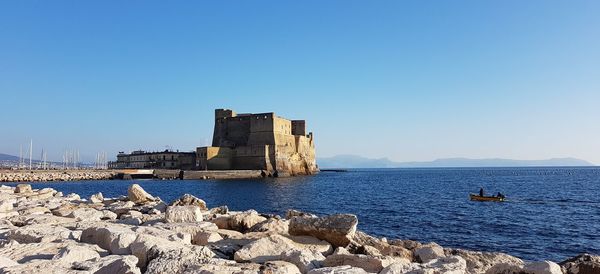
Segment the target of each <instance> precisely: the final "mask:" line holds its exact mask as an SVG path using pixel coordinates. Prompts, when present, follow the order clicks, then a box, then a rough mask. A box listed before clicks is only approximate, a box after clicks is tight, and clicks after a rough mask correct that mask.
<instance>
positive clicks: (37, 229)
mask: <svg viewBox="0 0 600 274" xmlns="http://www.w3.org/2000/svg"><path fill="white" fill-rule="evenodd" d="M79 234H80V233H79V232H77V231H71V230H69V229H67V228H64V227H62V226H55V225H46V224H35V225H28V226H23V227H18V228H15V229H12V230H10V231H9V232H8V239H9V240H13V241H17V242H18V243H21V244H26V243H41V242H52V241H56V240H67V239H72V240H77V239H79Z"/></svg>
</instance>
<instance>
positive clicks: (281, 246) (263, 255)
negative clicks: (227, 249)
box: [234, 234, 298, 263]
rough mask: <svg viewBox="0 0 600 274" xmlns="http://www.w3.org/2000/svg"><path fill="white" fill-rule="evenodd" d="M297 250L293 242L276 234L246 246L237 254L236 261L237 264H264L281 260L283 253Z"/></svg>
mask: <svg viewBox="0 0 600 274" xmlns="http://www.w3.org/2000/svg"><path fill="white" fill-rule="evenodd" d="M296 249H298V248H297V247H296V246H295V245H294V243H293V242H292V240H290V239H288V238H286V237H284V236H281V235H277V234H275V235H271V236H269V237H265V238H261V239H258V240H256V241H253V242H251V243H249V244H247V245H245V246H244V247H242V248H241V249H240V250H238V251H236V252H235V254H234V259H235V260H236V261H237V262H253V263H264V262H267V261H276V260H279V259H280V255H281V254H282V253H284V252H286V251H288V250H296Z"/></svg>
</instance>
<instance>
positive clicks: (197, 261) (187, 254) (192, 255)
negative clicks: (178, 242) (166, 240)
mask: <svg viewBox="0 0 600 274" xmlns="http://www.w3.org/2000/svg"><path fill="white" fill-rule="evenodd" d="M201 248H202V249H200V250H194V249H193V250H184V249H174V250H168V251H164V252H156V250H154V249H152V250H150V251H149V257H150V258H152V260H150V262H149V264H148V267H147V268H146V272H145V274H162V273H186V272H188V273H210V272H203V271H202V269H195V270H197V271H192V269H191V268H197V267H198V266H199V265H202V264H210V263H211V262H222V263H229V264H231V263H232V262H231V261H228V260H218V259H214V258H210V257H209V256H208V254H207V252H206V248H205V247H201ZM233 263H234V262H233ZM216 273H235V272H233V271H230V272H216Z"/></svg>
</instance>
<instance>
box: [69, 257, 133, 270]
mask: <svg viewBox="0 0 600 274" xmlns="http://www.w3.org/2000/svg"><path fill="white" fill-rule="evenodd" d="M137 261H138V260H137V258H136V257H135V256H118V255H110V256H106V257H101V258H96V259H92V260H87V261H83V262H76V263H74V264H73V268H75V269H78V270H83V271H88V273H95V274H140V273H141V271H140V269H139V268H138V267H137V266H136V264H137Z"/></svg>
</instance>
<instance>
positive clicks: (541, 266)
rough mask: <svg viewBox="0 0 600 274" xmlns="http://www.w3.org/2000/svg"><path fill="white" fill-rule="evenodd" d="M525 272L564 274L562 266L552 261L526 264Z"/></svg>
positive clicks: (530, 273)
mask: <svg viewBox="0 0 600 274" xmlns="http://www.w3.org/2000/svg"><path fill="white" fill-rule="evenodd" d="M523 272H525V273H528V274H562V270H561V269H560V266H559V265H558V264H556V263H554V262H551V261H543V262H531V263H528V264H525V266H524V267H523Z"/></svg>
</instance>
